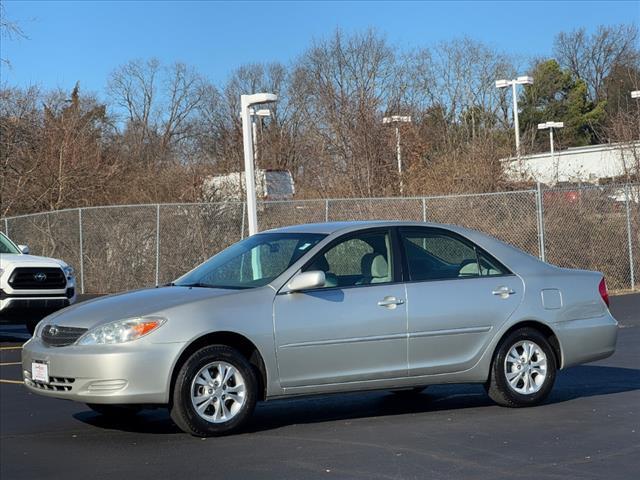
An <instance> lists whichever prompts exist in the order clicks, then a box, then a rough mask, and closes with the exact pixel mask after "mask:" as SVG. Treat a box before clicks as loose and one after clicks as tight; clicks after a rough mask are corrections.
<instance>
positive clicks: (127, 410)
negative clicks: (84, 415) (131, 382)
mask: <svg viewBox="0 0 640 480" xmlns="http://www.w3.org/2000/svg"><path fill="white" fill-rule="evenodd" d="M87 407H89V408H90V409H91V410H93V411H94V412H96V413H99V414H100V415H104V416H105V417H109V418H111V419H114V420H117V419H126V418H131V417H134V416H135V415H137V414H138V413H139V412H140V410H142V407H138V406H136V405H106V404H98V403H87Z"/></svg>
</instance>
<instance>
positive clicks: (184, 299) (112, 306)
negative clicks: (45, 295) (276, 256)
mask: <svg viewBox="0 0 640 480" xmlns="http://www.w3.org/2000/svg"><path fill="white" fill-rule="evenodd" d="M237 293H239V292H238V290H229V289H216V288H190V287H177V286H176V287H159V288H148V289H144V290H135V291H132V292H127V293H120V294H116V295H109V296H106V297H99V298H95V299H93V300H89V301H86V302H80V303H76V304H75V305H73V306H71V307H67V308H65V309H63V310H60V311H58V312H56V313H54V314H53V315H50V316H48V317H47V318H46V320H45V321H46V323H54V324H56V325H62V326H65V327H80V328H89V329H91V328H94V327H96V326H98V325H101V324H104V323H108V322H114V321H116V320H123V319H126V318H134V317H140V316H144V315H151V314H156V313H158V312H161V311H162V310H165V309H169V308H171V307H175V306H178V305H181V304H184V303H191V302H197V301H200V300H207V299H210V298H215V297H221V296H225V295H231V294H237Z"/></svg>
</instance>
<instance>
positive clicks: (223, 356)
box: [170, 345, 258, 437]
mask: <svg viewBox="0 0 640 480" xmlns="http://www.w3.org/2000/svg"><path fill="white" fill-rule="evenodd" d="M257 385H258V381H257V378H256V374H255V371H254V369H253V367H252V366H251V364H250V363H249V362H248V361H247V359H246V358H244V356H243V355H241V354H240V353H239V352H238V351H237V350H235V349H233V348H231V347H227V346H225V345H212V346H209V347H205V348H202V349H200V350H198V351H197V352H195V353H194V354H193V355H191V357H189V359H187V361H186V362H185V363H184V365H182V367H181V368H180V371H179V373H178V376H177V378H176V382H175V385H174V391H173V402H172V405H171V407H170V411H171V418H172V419H173V421H174V422H175V423H176V425H177V426H178V427H180V428H181V429H182V430H184V431H185V432H187V433H190V434H192V435H196V436H199V437H207V436H216V435H224V434H228V433H232V432H234V431H237V430H238V429H240V428H241V427H242V425H244V424H245V423H246V422H247V421H248V420H249V418H250V417H251V414H252V413H253V410H254V408H255V405H256V401H257V390H258V389H257Z"/></svg>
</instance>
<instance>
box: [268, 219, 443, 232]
mask: <svg viewBox="0 0 640 480" xmlns="http://www.w3.org/2000/svg"><path fill="white" fill-rule="evenodd" d="M405 225H409V226H410V225H419V226H432V227H439V226H440V227H442V226H444V225H440V224H437V223H425V222H405V221H398V220H393V221H390V220H357V221H356V220H354V221H349V222H324V223H303V224H300V225H291V226H288V227H282V228H274V229H272V230H266V231H265V232H269V233H275V232H277V233H325V234H327V235H330V234H333V233H336V232H341V231H347V230H361V229H364V228H374V227H390V226H405ZM447 227H449V226H448V225H447Z"/></svg>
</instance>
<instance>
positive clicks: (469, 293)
mask: <svg viewBox="0 0 640 480" xmlns="http://www.w3.org/2000/svg"><path fill="white" fill-rule="evenodd" d="M400 238H401V244H402V248H403V251H404V255H405V258H406V264H407V274H408V282H407V284H406V288H407V301H408V312H407V313H408V333H409V335H408V336H409V340H408V342H409V347H408V348H409V355H408V357H409V374H410V375H429V374H440V373H452V372H458V371H462V370H466V369H468V368H471V367H472V366H473V365H474V364H475V363H476V362H477V361H478V359H479V358H480V356H481V355H482V353H483V351H484V349H485V348H486V345H487V344H488V342H489V340H490V338H491V336H492V331H493V330H494V329H495V328H497V327H498V326H499V325H501V324H502V323H503V322H504V321H506V320H507V319H508V318H509V316H510V315H511V314H512V313H513V312H514V310H515V309H516V307H517V306H518V304H519V302H520V301H521V299H522V295H523V284H522V280H521V279H520V278H519V277H517V276H516V275H513V274H512V273H511V272H509V271H508V270H507V268H506V267H504V266H503V265H501V264H500V263H499V262H498V261H497V260H496V259H494V258H493V257H491V256H490V255H489V254H488V253H486V252H484V251H482V250H481V249H480V248H479V247H477V246H476V245H474V244H473V243H471V242H470V241H468V240H467V239H464V238H462V237H460V236H458V235H456V234H454V233H453V232H450V231H449V230H446V229H441V228H423V227H414V228H402V229H400Z"/></svg>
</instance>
